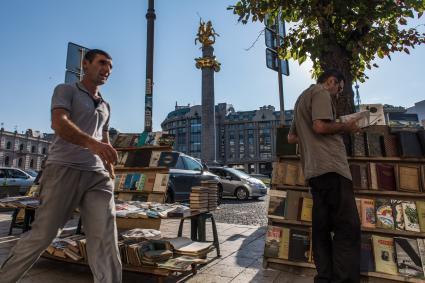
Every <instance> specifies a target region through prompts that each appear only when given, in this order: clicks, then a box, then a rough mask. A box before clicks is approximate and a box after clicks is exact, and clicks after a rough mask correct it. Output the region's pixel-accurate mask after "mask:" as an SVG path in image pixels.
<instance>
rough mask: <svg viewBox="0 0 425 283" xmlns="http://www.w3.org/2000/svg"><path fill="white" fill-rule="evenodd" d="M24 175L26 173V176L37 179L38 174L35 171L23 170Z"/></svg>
mask: <svg viewBox="0 0 425 283" xmlns="http://www.w3.org/2000/svg"><path fill="white" fill-rule="evenodd" d="M25 172H26V173H28V175H30V176H31V177H37V175H38V173H37V171H34V170H25Z"/></svg>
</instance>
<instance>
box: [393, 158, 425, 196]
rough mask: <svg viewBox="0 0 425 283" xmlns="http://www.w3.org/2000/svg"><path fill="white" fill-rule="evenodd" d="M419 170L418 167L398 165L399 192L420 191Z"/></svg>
mask: <svg viewBox="0 0 425 283" xmlns="http://www.w3.org/2000/svg"><path fill="white" fill-rule="evenodd" d="M420 177H421V170H420V166H418V165H404V164H399V165H398V180H399V181H398V182H399V185H398V188H399V190H400V191H408V192H420V191H421V180H420Z"/></svg>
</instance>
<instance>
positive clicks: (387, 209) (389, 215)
mask: <svg viewBox="0 0 425 283" xmlns="http://www.w3.org/2000/svg"><path fill="white" fill-rule="evenodd" d="M375 206H376V228H384V229H394V218H393V210H392V208H391V203H390V200H388V199H376V200H375ZM403 216H404V215H403Z"/></svg>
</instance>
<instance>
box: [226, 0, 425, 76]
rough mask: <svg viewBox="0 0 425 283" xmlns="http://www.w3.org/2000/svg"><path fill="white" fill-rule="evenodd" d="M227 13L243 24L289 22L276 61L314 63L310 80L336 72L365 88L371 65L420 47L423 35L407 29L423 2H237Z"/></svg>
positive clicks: (245, 0) (316, 0)
mask: <svg viewBox="0 0 425 283" xmlns="http://www.w3.org/2000/svg"><path fill="white" fill-rule="evenodd" d="M228 9H229V10H233V13H234V14H236V15H238V16H239V21H241V22H242V23H244V24H246V23H248V22H249V20H251V21H253V22H255V21H261V22H262V21H264V18H265V15H270V16H272V17H277V16H278V15H279V12H280V11H281V18H282V20H284V21H285V22H289V23H291V24H290V28H289V29H288V31H287V33H286V34H287V36H286V37H285V39H284V41H283V43H282V45H281V48H279V55H280V56H281V57H282V58H286V59H294V60H296V61H298V62H299V64H302V63H303V62H304V61H305V60H306V59H307V57H309V58H310V59H311V60H312V61H313V76H314V77H315V76H317V74H318V73H320V72H321V71H322V70H323V69H326V68H331V67H332V68H337V69H340V70H341V71H344V73H346V74H351V78H350V81H352V80H358V81H360V82H364V80H365V79H367V78H368V77H367V75H366V74H365V71H366V69H371V68H372V67H378V65H377V64H372V61H374V60H375V59H376V57H378V58H381V59H383V58H385V57H387V58H389V59H390V60H391V55H390V54H391V53H393V52H405V53H407V54H410V51H409V48H414V47H415V45H419V44H423V43H425V34H424V33H420V32H419V30H418V29H417V27H416V28H406V24H407V20H408V19H412V18H414V17H415V16H416V17H417V18H420V17H421V16H422V14H423V11H424V10H425V0H395V1H392V0H357V1H354V0H322V1H320V0H291V1H290V0H240V1H238V2H237V3H236V4H235V5H233V6H230V7H229V8H228Z"/></svg>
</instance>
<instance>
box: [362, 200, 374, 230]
mask: <svg viewBox="0 0 425 283" xmlns="http://www.w3.org/2000/svg"><path fill="white" fill-rule="evenodd" d="M375 211H376V210H375V200H374V199H361V213H360V214H361V218H362V221H361V223H362V226H363V227H365V228H375V227H376V212H375Z"/></svg>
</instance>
